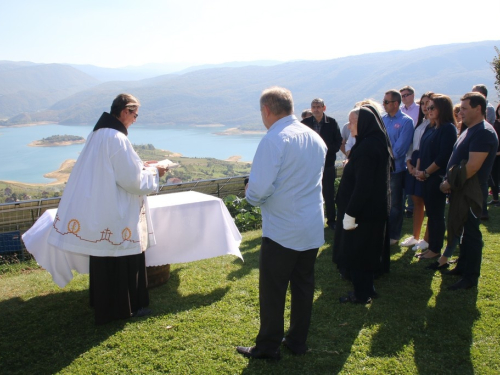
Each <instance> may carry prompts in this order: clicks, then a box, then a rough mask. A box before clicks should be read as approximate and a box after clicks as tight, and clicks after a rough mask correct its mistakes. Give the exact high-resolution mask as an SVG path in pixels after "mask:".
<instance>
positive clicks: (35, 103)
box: [0, 41, 500, 129]
mask: <svg viewBox="0 0 500 375" xmlns="http://www.w3.org/2000/svg"><path fill="white" fill-rule="evenodd" d="M495 46H500V41H484V42H475V43H464V44H450V45H440V46H431V47H424V48H419V49H414V50H410V51H391V52H381V53H372V54H365V55H359V56H350V57H344V58H338V59H333V60H321V61H305V60H304V61H293V62H287V63H279V62H273V61H270V62H254V63H252V62H248V63H232V65H231V64H228V65H229V66H214V65H210V66H200V67H194V68H191V69H187V70H183V71H178V72H175V73H171V74H163V75H159V76H154V77H150V78H146V79H140V80H133V81H130V80H123V79H122V80H111V81H107V82H102V81H101V79H103V77H106V74H105V71H103V70H102V69H106V68H98V67H95V68H91V67H90V68H89V66H86V68H85V69H84V68H82V66H80V67H79V66H78V65H74V66H70V65H62V64H34V63H29V62H10V61H0V118H4V119H6V120H5V121H3V123H2V124H3V125H14V124H20V123H29V122H37V121H53V122H59V123H61V124H90V123H94V122H95V121H96V120H97V118H98V117H99V116H100V114H101V113H102V112H103V111H109V106H110V104H111V102H112V100H113V98H114V97H115V96H116V95H117V94H118V93H121V92H129V93H131V94H133V95H135V96H136V97H137V98H139V100H140V101H141V104H142V106H141V109H140V117H139V120H140V122H141V123H142V124H148V125H156V126H162V125H179V126H189V125H200V124H224V125H230V126H235V127H240V128H244V129H255V128H261V127H262V124H261V120H260V112H259V96H260V93H261V92H262V90H263V89H265V88H267V87H269V86H273V85H278V86H284V87H287V88H288V89H290V90H291V91H292V94H293V96H294V102H295V109H296V113H297V114H300V112H301V111H302V109H304V108H308V107H309V105H310V102H311V100H312V99H313V98H316V97H321V98H323V99H324V100H325V103H326V106H327V111H326V112H327V114H329V115H330V116H333V117H335V118H337V119H338V120H339V123H340V124H341V123H343V122H345V120H346V119H347V114H348V112H349V110H350V109H351V108H352V107H353V105H354V103H355V102H357V101H359V100H362V99H366V98H374V99H376V100H378V101H381V99H382V98H383V96H384V93H385V92H386V91H387V90H389V89H392V88H395V89H399V88H401V87H402V86H405V85H410V86H413V87H414V88H415V90H416V94H417V95H416V98H418V97H419V96H420V95H421V94H423V93H424V92H426V91H434V92H439V93H444V94H447V95H449V96H450V97H451V98H452V100H453V101H454V102H458V101H459V98H460V96H461V95H462V94H464V93H466V92H468V91H470V89H471V87H472V85H473V84H477V83H483V84H486V86H487V87H488V88H489V89H490V94H489V100H490V102H492V103H493V104H496V103H497V102H498V93H496V92H495V90H494V80H495V75H494V73H493V71H492V68H491V66H490V62H491V61H492V59H493V58H494V57H495V56H496V52H495V49H494V47H495ZM151 70H152V73H154V69H151ZM107 73H108V75H107V76H109V74H111V71H107ZM152 73H151V74H152Z"/></svg>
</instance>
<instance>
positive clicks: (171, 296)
mask: <svg viewBox="0 0 500 375" xmlns="http://www.w3.org/2000/svg"><path fill="white" fill-rule="evenodd" d="M181 271H182V268H177V269H175V270H174V271H172V272H171V273H170V279H169V280H168V282H167V283H166V284H164V285H162V286H159V287H156V288H154V289H151V290H150V291H149V296H150V307H151V309H152V310H153V313H154V315H162V314H172V313H178V312H181V311H188V310H192V309H196V308H201V307H204V306H208V305H211V304H213V303H215V302H217V301H220V300H222V298H224V296H225V295H226V293H227V292H228V291H229V287H226V288H216V289H213V290H212V291H211V292H210V293H194V294H189V295H187V296H184V295H181V294H179V292H178V289H179V285H180V277H179V273H180V272H181Z"/></svg>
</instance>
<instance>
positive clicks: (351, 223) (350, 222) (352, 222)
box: [342, 214, 358, 230]
mask: <svg viewBox="0 0 500 375" xmlns="http://www.w3.org/2000/svg"><path fill="white" fill-rule="evenodd" d="M342 224H343V225H344V229H345V230H353V229H356V228H357V226H358V224H356V218H354V217H352V216H349V215H347V214H345V215H344V220H343V221H342Z"/></svg>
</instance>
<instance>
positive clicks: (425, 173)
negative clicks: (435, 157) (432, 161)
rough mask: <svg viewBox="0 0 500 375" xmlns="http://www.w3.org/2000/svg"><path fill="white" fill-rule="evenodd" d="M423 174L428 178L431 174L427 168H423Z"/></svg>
mask: <svg viewBox="0 0 500 375" xmlns="http://www.w3.org/2000/svg"><path fill="white" fill-rule="evenodd" d="M424 176H425V178H429V177H430V176H431V175H430V174H429V173H427V169H424Z"/></svg>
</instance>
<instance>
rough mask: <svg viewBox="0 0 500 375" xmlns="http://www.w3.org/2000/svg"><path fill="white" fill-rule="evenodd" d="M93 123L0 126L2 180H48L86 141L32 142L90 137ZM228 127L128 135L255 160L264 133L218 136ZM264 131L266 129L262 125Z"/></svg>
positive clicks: (140, 130) (191, 152)
mask: <svg viewBox="0 0 500 375" xmlns="http://www.w3.org/2000/svg"><path fill="white" fill-rule="evenodd" d="M92 128H93V125H88V126H83V125H80V126H69V125H56V124H54V125H38V126H29V127H20V128H0V160H1V164H0V180H10V181H19V182H26V183H47V182H52V181H54V180H52V179H47V178H44V177H43V175H44V174H45V173H48V172H52V171H55V170H57V169H59V167H60V165H61V163H62V162H63V161H65V160H67V159H77V158H78V154H79V153H80V151H81V150H82V148H83V144H78V145H71V146H61V147H29V146H28V144H29V143H30V142H32V141H36V140H40V139H42V138H46V137H50V136H51V135H64V134H68V135H79V136H82V137H84V138H85V139H86V138H87V136H88V134H89V133H90V132H91V131H92ZM227 128H228V127H182V128H181V127H173V126H171V127H164V128H161V129H159V128H157V127H148V126H144V125H138V124H134V125H133V126H132V127H131V128H130V129H129V130H130V131H129V135H128V138H129V139H130V141H131V142H132V143H134V144H148V143H150V144H153V145H154V146H155V148H160V149H164V150H169V151H172V152H179V153H181V154H182V155H183V156H188V157H213V158H216V159H222V160H225V159H227V158H229V157H230V156H234V155H239V156H241V157H242V158H241V159H240V161H252V160H253V156H254V154H255V151H256V150H257V145H258V144H259V142H260V140H261V138H262V136H263V134H258V135H225V136H222V135H216V134H214V133H215V132H221V131H223V130H225V129H227ZM263 130H264V131H265V128H264V126H263Z"/></svg>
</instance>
